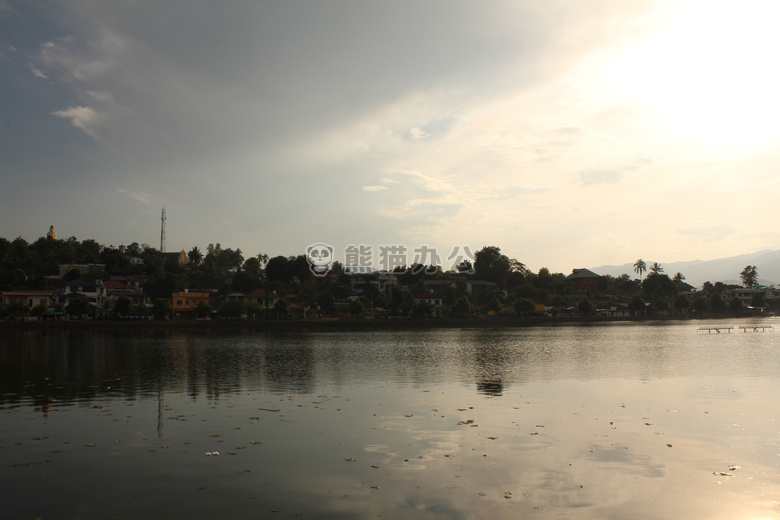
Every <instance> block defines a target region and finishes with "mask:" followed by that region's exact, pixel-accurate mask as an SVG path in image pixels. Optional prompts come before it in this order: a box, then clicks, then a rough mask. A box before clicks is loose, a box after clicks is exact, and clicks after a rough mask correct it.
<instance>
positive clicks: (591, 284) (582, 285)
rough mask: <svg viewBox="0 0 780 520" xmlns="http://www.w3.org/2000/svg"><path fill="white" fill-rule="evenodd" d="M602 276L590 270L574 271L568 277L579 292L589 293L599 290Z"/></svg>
mask: <svg viewBox="0 0 780 520" xmlns="http://www.w3.org/2000/svg"><path fill="white" fill-rule="evenodd" d="M600 278H601V276H599V275H597V274H596V273H594V272H593V271H590V270H588V269H573V270H572V272H571V274H570V275H569V276H567V277H566V279H567V280H569V281H570V282H571V283H572V284H574V287H576V288H577V290H578V291H583V292H584V291H589V290H591V289H593V290H595V289H598V286H599V279H600Z"/></svg>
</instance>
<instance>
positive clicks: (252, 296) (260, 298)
mask: <svg viewBox="0 0 780 520" xmlns="http://www.w3.org/2000/svg"><path fill="white" fill-rule="evenodd" d="M265 295H266V290H265V289H262V288H261V289H255V290H254V291H252V292H249V293H247V294H245V295H244V298H243V299H244V300H249V301H251V302H254V303H256V304H258V305H260V307H263V308H264V309H265V308H268V309H273V307H274V305H276V301H277V300H278V299H279V295H278V294H276V291H271V292H270V293H269V294H268V307H266V306H265V300H266V298H265Z"/></svg>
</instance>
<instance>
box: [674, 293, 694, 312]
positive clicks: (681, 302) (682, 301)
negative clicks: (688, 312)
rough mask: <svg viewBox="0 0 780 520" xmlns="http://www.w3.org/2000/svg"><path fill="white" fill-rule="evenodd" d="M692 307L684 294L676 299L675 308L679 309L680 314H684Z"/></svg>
mask: <svg viewBox="0 0 780 520" xmlns="http://www.w3.org/2000/svg"><path fill="white" fill-rule="evenodd" d="M690 306H691V302H690V301H688V298H686V297H685V295H684V294H678V295H677V296H675V297H674V308H675V309H677V311H678V312H680V313H682V312H683V311H684V310H685V309H687V308H688V307H690Z"/></svg>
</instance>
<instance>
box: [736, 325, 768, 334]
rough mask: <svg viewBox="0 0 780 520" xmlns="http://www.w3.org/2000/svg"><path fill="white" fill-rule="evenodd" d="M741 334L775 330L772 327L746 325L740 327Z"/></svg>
mask: <svg viewBox="0 0 780 520" xmlns="http://www.w3.org/2000/svg"><path fill="white" fill-rule="evenodd" d="M740 330H742V332H772V331H773V330H775V328H774V327H773V326H772V325H747V326H744V327H740Z"/></svg>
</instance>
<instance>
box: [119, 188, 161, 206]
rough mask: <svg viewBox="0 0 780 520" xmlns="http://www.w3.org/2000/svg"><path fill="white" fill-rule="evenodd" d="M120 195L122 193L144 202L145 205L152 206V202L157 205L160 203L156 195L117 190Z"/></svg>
mask: <svg viewBox="0 0 780 520" xmlns="http://www.w3.org/2000/svg"><path fill="white" fill-rule="evenodd" d="M116 191H117V192H118V193H122V194H124V195H127V196H128V197H130V198H132V199H134V200H137V201H138V202H142V203H144V204H151V203H152V202H154V203H157V202H159V199H158V198H157V197H155V196H154V195H152V194H150V193H146V192H142V191H141V192H139V191H134V190H124V189H118V190H116Z"/></svg>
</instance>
